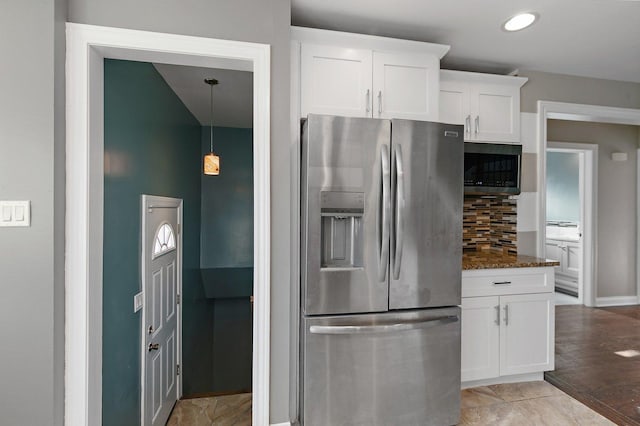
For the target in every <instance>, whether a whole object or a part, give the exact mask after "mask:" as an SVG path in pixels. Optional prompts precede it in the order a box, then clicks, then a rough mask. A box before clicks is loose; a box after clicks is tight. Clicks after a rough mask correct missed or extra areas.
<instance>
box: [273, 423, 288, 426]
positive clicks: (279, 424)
mask: <svg viewBox="0 0 640 426" xmlns="http://www.w3.org/2000/svg"><path fill="white" fill-rule="evenodd" d="M270 426H291V423H289V422H284V423H271V425H270Z"/></svg>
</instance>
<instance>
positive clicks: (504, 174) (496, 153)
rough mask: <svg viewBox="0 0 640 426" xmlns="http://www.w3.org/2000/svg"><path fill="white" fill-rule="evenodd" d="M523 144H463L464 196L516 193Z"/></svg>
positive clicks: (518, 187)
mask: <svg viewBox="0 0 640 426" xmlns="http://www.w3.org/2000/svg"><path fill="white" fill-rule="evenodd" d="M521 157H522V145H507V144H493V143H472V142H465V144H464V192H465V194H509V195H511V194H519V193H520V166H521Z"/></svg>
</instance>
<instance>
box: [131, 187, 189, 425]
mask: <svg viewBox="0 0 640 426" xmlns="http://www.w3.org/2000/svg"><path fill="white" fill-rule="evenodd" d="M140 204H141V206H140V207H141V209H140V216H141V222H140V234H141V236H142V241H141V242H140V243H141V244H140V247H141V249H142V250H141V251H140V267H141V271H142V274H141V280H142V288H141V289H140V291H141V292H142V293H143V298H144V300H145V301H146V295H145V294H144V292H145V291H146V290H147V289H146V280H147V272H148V271H147V255H148V254H149V253H148V252H147V250H149V251H152V250H153V247H149V246H148V245H147V238H146V237H147V235H146V232H147V213H148V212H147V209H149V208H151V207H156V208H166V207H169V208H176V209H178V229H176V230H175V233H176V235H175V239H176V252H177V256H176V296H177V297H179V298H181V297H182V296H181V295H182V230H183V229H184V226H183V224H182V217H183V216H182V211H183V210H182V206H183V200H182V199H180V198H171V197H161V196H157V195H147V194H142V197H141V203H140ZM146 309H147V306H146V304H143V305H142V309H140V311H139V312H140V318H141V319H142V321H140V424H141V425H144V413H145V412H144V409H145V407H144V402H145V397H144V393H145V391H146V389H145V385H146V380H145V368H146V361H147V345H146V339H145V336H146V334H147V323H145V321H144V319H145V315H146ZM176 319H177V324H176V363H177V364H178V365H180V366H181V365H182V303H177V304H176ZM182 377H183V375H182V374H180V375H178V376H176V382H177V383H176V399H180V397H181V396H182Z"/></svg>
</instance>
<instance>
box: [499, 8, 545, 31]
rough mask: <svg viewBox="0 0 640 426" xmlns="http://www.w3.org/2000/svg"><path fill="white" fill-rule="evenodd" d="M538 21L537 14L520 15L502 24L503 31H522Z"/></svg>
mask: <svg viewBox="0 0 640 426" xmlns="http://www.w3.org/2000/svg"><path fill="white" fill-rule="evenodd" d="M536 19H538V14H537V13H533V12H527V13H519V14H517V15H516V16H514V17H512V18H509V20H508V21H507V22H505V23H504V24H502V29H503V30H505V31H520V30H522V29H525V28H527V27H528V26H529V25H531V24H533V23H534V22H535V20H536Z"/></svg>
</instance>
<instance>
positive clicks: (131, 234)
mask: <svg viewBox="0 0 640 426" xmlns="http://www.w3.org/2000/svg"><path fill="white" fill-rule="evenodd" d="M104 82H105V91H104V99H105V102H104V106H105V108H104V135H105V139H104V145H105V178H104V275H103V280H104V284H103V286H104V287H103V297H104V311H103V354H102V356H103V362H102V370H103V374H102V404H103V407H102V416H103V425H105V426H107V425H114V426H115V425H125V424H127V425H133V424H137V423H139V421H140V374H141V373H140V328H141V323H140V321H141V314H142V312H141V311H140V312H137V313H134V312H133V309H132V307H133V296H134V295H135V294H136V293H138V292H139V291H140V290H141V284H140V235H141V233H140V221H141V212H140V196H141V194H150V195H161V196H166V197H175V198H181V199H183V228H182V237H183V275H182V277H183V281H182V287H183V292H182V302H183V303H182V309H183V314H182V315H183V329H184V333H183V357H184V358H183V365H184V368H183V370H182V371H183V379H184V388H185V390H186V389H189V388H190V387H193V386H194V385H197V383H198V381H199V380H200V377H201V376H204V377H207V376H208V377H210V376H211V371H210V367H209V366H210V362H208V360H210V359H211V356H212V354H211V352H210V349H208V348H210V347H211V339H212V336H211V334H212V333H211V319H210V315H207V303H208V301H207V300H206V299H205V298H204V292H203V289H202V285H201V282H200V271H199V269H200V174H201V161H202V157H201V155H200V133H201V127H200V123H199V122H198V121H197V120H196V119H195V118H194V117H193V116H192V115H191V113H190V112H189V111H188V110H187V108H186V107H185V106H184V105H183V104H182V102H181V101H180V99H179V98H178V97H177V96H176V95H175V93H174V92H173V91H172V90H171V88H170V87H169V86H168V85H167V84H166V83H165V81H164V80H163V79H162V77H161V76H160V74H158V72H157V71H156V70H155V68H154V67H153V65H151V64H148V63H142V62H129V61H116V60H106V61H105V64H104ZM207 352H208V353H207ZM203 360H207V362H203ZM208 370H209V371H208Z"/></svg>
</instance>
